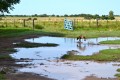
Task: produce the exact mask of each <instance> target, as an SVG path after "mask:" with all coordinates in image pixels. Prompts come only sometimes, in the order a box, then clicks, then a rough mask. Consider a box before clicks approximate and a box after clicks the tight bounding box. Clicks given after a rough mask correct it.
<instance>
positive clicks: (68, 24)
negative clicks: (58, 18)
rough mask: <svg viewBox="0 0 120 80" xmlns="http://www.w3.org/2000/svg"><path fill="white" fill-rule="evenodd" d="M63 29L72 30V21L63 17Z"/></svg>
mask: <svg viewBox="0 0 120 80" xmlns="http://www.w3.org/2000/svg"><path fill="white" fill-rule="evenodd" d="M64 29H67V30H73V21H72V20H68V19H64Z"/></svg>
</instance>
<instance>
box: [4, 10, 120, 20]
mask: <svg viewBox="0 0 120 80" xmlns="http://www.w3.org/2000/svg"><path fill="white" fill-rule="evenodd" d="M4 16H10V17H83V18H84V19H102V20H114V19H115V16H120V15H114V12H113V11H110V12H109V14H108V15H102V16H100V15H98V14H95V15H92V14H72V15H67V14H65V15H54V14H52V15H48V14H40V15H38V14H34V15H4Z"/></svg>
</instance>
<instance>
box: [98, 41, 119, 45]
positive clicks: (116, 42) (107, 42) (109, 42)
mask: <svg viewBox="0 0 120 80" xmlns="http://www.w3.org/2000/svg"><path fill="white" fill-rule="evenodd" d="M100 44H120V40H108V41H102V42H100Z"/></svg>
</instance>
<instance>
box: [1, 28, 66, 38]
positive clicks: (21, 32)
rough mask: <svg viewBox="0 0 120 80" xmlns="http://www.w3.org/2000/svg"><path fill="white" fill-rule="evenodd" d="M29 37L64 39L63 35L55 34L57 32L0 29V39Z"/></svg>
mask: <svg viewBox="0 0 120 80" xmlns="http://www.w3.org/2000/svg"><path fill="white" fill-rule="evenodd" d="M30 35H37V36H56V37H64V36H65V34H62V33H57V32H45V31H42V30H34V31H33V30H31V29H26V28H25V29H24V28H12V29H11V28H10V29H9V28H0V37H3V38H4V37H5V38H6V37H7V38H10V37H20V36H30Z"/></svg>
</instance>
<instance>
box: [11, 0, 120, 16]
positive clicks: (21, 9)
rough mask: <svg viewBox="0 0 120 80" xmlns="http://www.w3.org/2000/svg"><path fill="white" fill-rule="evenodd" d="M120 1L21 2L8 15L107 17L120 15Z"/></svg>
mask: <svg viewBox="0 0 120 80" xmlns="http://www.w3.org/2000/svg"><path fill="white" fill-rule="evenodd" d="M119 5H120V0H21V2H20V3H19V4H17V5H14V7H15V9H14V10H13V11H10V13H11V14H10V15H34V14H48V15H52V14H55V15H64V14H68V15H70V14H82V13H85V14H99V15H107V14H109V11H111V10H112V11H113V12H114V14H115V15H120V6H119Z"/></svg>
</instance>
